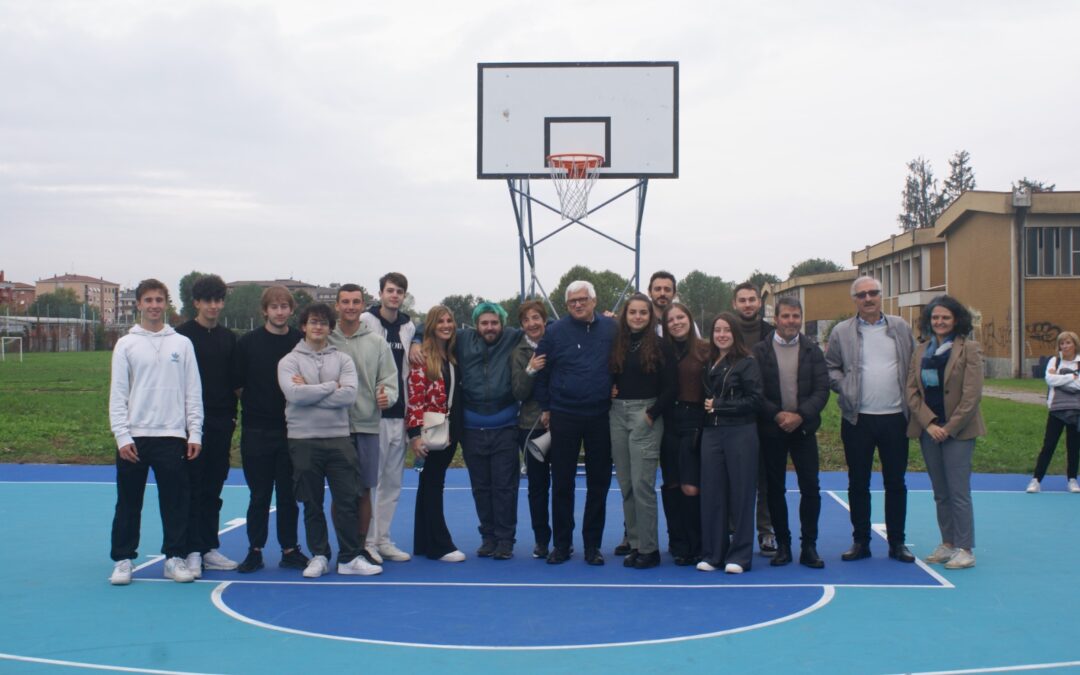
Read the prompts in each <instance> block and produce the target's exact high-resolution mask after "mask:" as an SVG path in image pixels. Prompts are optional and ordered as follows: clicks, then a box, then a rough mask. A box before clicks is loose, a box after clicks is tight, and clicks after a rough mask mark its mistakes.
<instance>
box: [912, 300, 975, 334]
mask: <svg viewBox="0 0 1080 675" xmlns="http://www.w3.org/2000/svg"><path fill="white" fill-rule="evenodd" d="M935 307H944V308H945V309H947V310H949V312H951V313H952V315H953V321H954V323H953V335H968V334H970V333H971V328H972V326H971V312H970V311H969V310H968V308H967V307H964V306H963V305H962V304H960V301H959V300H957V299H956V298H954V297H952V296H951V295H939V296H937V297H936V298H934V299H933V300H931V301H930V302H928V303H926V307H923V311H922V313H921V314H920V315H919V332H920V333H922V334H923V337H930V336H931V335H933V334H934V329H933V327H932V326H931V325H930V315H931V314H933V312H934V308H935Z"/></svg>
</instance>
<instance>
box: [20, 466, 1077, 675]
mask: <svg viewBox="0 0 1080 675" xmlns="http://www.w3.org/2000/svg"><path fill="white" fill-rule="evenodd" d="M114 471H115V470H114V469H113V468H112V467H75V466H31V465H0V522H2V523H3V532H4V537H3V539H4V542H5V555H3V556H2V557H0V572H2V577H3V579H4V582H5V583H4V584H3V585H2V586H0V602H2V604H0V606H2V607H3V612H2V613H0V672H5V673H6V672H18V673H44V672H63V671H73V670H86V669H93V670H105V671H113V672H151V673H181V672H182V673H307V672H316V671H319V672H326V671H327V669H330V672H343V673H354V672H394V673H412V672H440V673H450V672H454V673H456V672H470V673H477V672H484V671H490V672H514V673H527V672H552V673H561V672H575V673H582V672H589V673H606V672H621V673H641V672H666V673H672V672H676V671H682V672H815V673H816V672H829V673H833V672H835V673H911V672H917V673H928V672H1007V671H1020V670H1039V671H1040V672H1054V671H1067V670H1080V648H1078V647H1077V645H1078V644H1080V590H1077V589H1078V587H1080V583H1078V581H1080V573H1078V572H1077V569H1078V564H1080V563H1078V561H1080V537H1078V536H1077V535H1078V525H1077V524H1078V523H1080V496H1078V495H1071V494H1069V493H1067V492H1065V491H1064V487H1065V481H1064V479H1063V478H1061V477H1050V478H1048V479H1047V480H1046V481H1044V483H1043V486H1044V492H1043V493H1042V494H1038V495H1028V494H1025V493H1024V492H1023V488H1024V486H1025V485H1026V483H1027V480H1028V477H1026V476H1016V475H1008V476H1002V475H995V476H978V477H976V480H975V485H974V487H975V489H976V494H975V513H976V531H977V547H976V555H977V557H978V565H977V567H975V568H974V569H970V570H961V571H949V570H945V569H943V568H942V567H941V566H933V567H931V566H927V565H925V564H923V563H922V562H919V563H917V564H915V565H905V564H901V563H898V562H895V561H892V560H889V559H888V558H886V556H885V553H886V546H885V541H884V538H883V537H882V536H881V533H880V532H879V533H878V534H877V535H875V540H874V542H873V544H872V550H873V553H874V557H873V558H872V559H870V560H863V561H857V562H851V563H844V562H841V561H840V558H839V555H840V552H841V551H843V550H844V549H846V548H847V546H848V545H849V544H850V533H851V527H850V522H849V520H848V513H847V510H846V504H845V500H846V480H847V479H846V476H845V475H844V474H823V475H822V489H823V491H824V492H823V495H822V501H823V505H822V514H821V537H820V539H819V542H818V550H819V552H820V553H821V555H822V557H824V558H825V560H826V567H825V569H823V570H811V569H808V568H805V567H803V566H801V565H798V564H797V563H796V564H792V565H788V566H786V567H780V568H774V567H770V566H769V564H768V559H767V558H764V557H760V556H758V557H756V559H755V562H754V566H753V569H752V570H751V571H750V572H749V573H747V574H743V575H725V574H722V573H719V572H716V573H708V574H707V573H703V572H699V571H697V570H695V569H694V568H693V567H676V566H675V565H674V564H672V562H671V558H670V556H667V555H665V556H664V561H663V563H662V564H661V566H660V567H657V568H654V569H651V570H632V569H626V568H623V567H622V565H621V560H620V559H618V558H615V557H614V556H613V555H611V549H612V548H613V547H614V546H615V544H617V543H618V541H619V539H620V538H621V535H622V508H621V499H620V497H619V495H618V488H617V486H615V485H614V483H613V489H612V492H611V493H610V496H609V500H608V518H607V524H608V527H607V530H606V533H605V539H604V553H605V555H606V556H607V565H605V566H603V567H590V566H588V565H586V564H585V563H584V562H583V560H582V556H581V539H580V533H577V534H576V537H575V548H576V549H577V551H576V553H575V554H574V557H573V558H572V559H571V560H570V561H569V562H568V563H566V564H563V565H557V566H556V565H547V564H546V563H545V562H544V561H542V560H534V559H533V558H532V557H531V555H530V554H531V551H532V533H531V531H530V529H529V525H528V523H529V517H528V508H527V504H526V500H525V492H524V488H525V484H524V482H523V483H522V492H521V498H520V499H519V518H518V544H517V548H516V549H515V557H514V558H513V559H512V560H510V561H494V560H491V559H478V558H476V557H475V555H474V552H475V550H476V548H477V547H478V546H479V544H480V536H479V534H478V533H477V531H476V515H475V511H474V508H473V504H472V497H471V495H470V493H469V490H468V479H467V475H466V473H465V471H464V470H452V471H451V472H450V473H449V475H448V479H447V480H448V487H447V491H446V509H447V519H448V522H449V523H450V529H451V532H452V533H453V535H454V538H455V541H456V543H457V544H458V546H459V547H460V548H461V549H462V550H463V551H465V552H466V554H467V555H468V556H469V559H468V560H467V561H465V562H464V563H460V564H449V563H443V562H437V561H429V560H426V559H419V560H415V559H414V560H412V561H410V562H407V563H392V562H388V563H386V564H385V565H384V568H385V572H384V573H383V574H382V575H380V576H376V577H347V576H339V575H337V574H333V573H331V574H328V575H327V576H325V577H323V578H321V579H316V580H307V579H303V578H302V577H301V575H300V572H298V571H295V570H281V569H279V568H278V567H277V564H276V563H277V551H278V547H277V545H276V542H275V541H273V536H274V535H273V532H274V528H273V524H272V523H271V528H270V531H271V541H270V542H269V544H268V545H267V547H266V552H267V553H266V562H267V567H266V569H264V570H261V571H260V572H257V573H255V574H250V575H241V574H238V573H235V572H212V571H208V572H206V573H205V575H204V577H203V579H202V580H201V581H199V582H196V583H194V584H177V583H174V582H172V581H168V580H165V579H163V578H162V564H161V560H160V556H157V555H154V554H155V553H156V550H157V549H158V547H159V546H160V542H161V531H160V519H159V517H158V515H157V505H156V500H157V495H156V493H155V488H154V486H153V485H151V486H149V487H148V488H147V499H146V507H145V511H144V517H143V537H142V550H141V551H140V553H141V554H142V557H141V558H140V559H139V560H138V561H137V564H138V565H139V569H138V572H137V574H136V580H135V582H133V583H132V584H131V585H130V586H128V587H112V586H110V585H109V583H108V580H107V577H108V574H109V572H110V571H111V567H112V564H111V561H109V559H108V548H109V547H108V539H109V527H110V523H111V519H112V510H113V504H114V502H115V487H114V484H113V479H114ZM582 481H583V478H582V477H579V489H578V493H577V500H576V502H577V503H576V506H577V513H578V518H577V521H578V523H580V520H581V509H582V507H583V504H584V485H583V482H582ZM788 483H789V493H788V500H789V510H790V512H791V518H792V521H793V522H792V529H793V531H795V532H796V533H797V531H798V530H797V518H798V516H797V514H798V506H797V503H798V492H797V491H796V490H794V489H793V488H794V476H793V475H789V477H788ZM415 484H416V474H415V473H413V472H411V471H408V472H406V487H405V490H404V491H403V493H402V500H401V504H400V506H399V509H398V513H397V517H396V519H395V521H394V528H393V529H394V538H395V540H396V541H397V543H398V544H399V545H400V546H401V547H402V548H404V549H406V550H409V549H411V544H412V510H413V508H412V507H413V500H414V499H415ZM908 486H909V489H910V490H911V492H910V495H909V505H908V519H907V540H908V543H909V545H910V546H911V547H912V549H913V551H914V552H915V553H916V554H917V555H919V556H925V555H927V554H928V553H929V552H930V551H931V550H932V549H933V548H934V546H936V545H937V543H938V533H937V527H936V524H935V519H934V505H933V499H932V496H931V493H930V492H929V484H928V481H927V479H926V476H925V475H921V474H909V476H908ZM874 489H875V490H876V491H875V493H874V520H875V522H878V521H880V520H883V516H882V506H883V504H882V502H883V499H882V497H883V495H882V493H881V492H880V477H878V476H875V486H874ZM247 497H248V492H247V489H246V487H245V486H244V485H243V481H242V476H241V475H240V474H239V472H238V471H233V474H232V476H231V477H230V480H229V485H228V486H227V487H226V489H225V494H224V497H223V499H224V500H225V507H224V509H223V513H222V528H223V534H222V536H221V540H222V552H223V553H225V554H226V555H228V556H229V557H232V558H235V559H242V558H243V557H244V554H245V552H246V549H247V538H246V535H245V531H244V522H243V519H244V515H245V511H246V508H247ZM327 500H328V501H329V495H327ZM661 517H662V513H661ZM796 538H797V534H796ZM301 541H303V536H302V534H301ZM332 542H333V540H332ZM661 542H662V545H663V544H666V536H665V533H664V525H663V521H662V520H661ZM796 543H797V542H796ZM304 548H305V550H306V546H305V547H304ZM796 555H797V552H796ZM331 569H333V565H332V566H331Z"/></svg>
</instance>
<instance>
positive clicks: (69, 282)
mask: <svg viewBox="0 0 1080 675" xmlns="http://www.w3.org/2000/svg"><path fill="white" fill-rule="evenodd" d="M61 288H70V289H71V290H73V291H75V296H76V297H77V298H78V299H79V302H83V303H86V304H88V305H90V306H91V307H94V308H96V309H97V310H98V312H99V313H100V315H101V318H102V320H103V321H104V322H105V323H106V324H112V323H115V322H116V310H117V307H118V305H119V296H120V284H115V283H113V282H111V281H106V280H105V279H102V278H101V277H87V276H83V275H81V274H61V275H59V276H55V277H51V278H49V279H39V280H38V281H37V284H36V292H37V295H39V296H41V295H44V294H45V293H55V292H56V291H58V290H60V289H61ZM87 318H90V317H87Z"/></svg>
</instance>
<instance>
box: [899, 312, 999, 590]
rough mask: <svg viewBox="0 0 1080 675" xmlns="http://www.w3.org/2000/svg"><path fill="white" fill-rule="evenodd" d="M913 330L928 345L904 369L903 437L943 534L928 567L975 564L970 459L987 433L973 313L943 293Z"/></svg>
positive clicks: (955, 566) (924, 313) (978, 349)
mask: <svg viewBox="0 0 1080 675" xmlns="http://www.w3.org/2000/svg"><path fill="white" fill-rule="evenodd" d="M919 328H920V330H921V332H922V335H923V338H926V340H925V341H924V342H923V343H921V344H920V345H919V346H918V347H917V348H916V350H915V353H914V354H913V355H912V358H911V367H910V368H909V369H908V380H907V400H908V407H909V408H910V410H911V417H910V421H909V423H908V436H909V437H911V438H918V439H919V445H920V446H921V448H922V454H923V459H924V460H925V461H926V471H927V473H929V474H930V483H931V484H932V485H933V487H934V501H935V502H936V503H937V519H938V528H939V529H940V530H941V544H940V545H939V546H938V547H937V548H936V549H934V551H933V553H931V554H930V555H929V556H927V558H926V562H928V563H945V567H946V568H948V569H964V568H967V567H974V566H975V554H974V553H973V552H972V549H973V548H974V547H975V516H974V511H973V509H972V504H971V457H972V454H973V453H974V451H975V438H976V437H978V436H982V435H983V434H985V433H986V426H985V425H984V424H983V419H982V414H981V413H980V412H979V400H980V399H981V398H982V386H983V361H982V349H980V347H979V343H978V342H975V341H974V340H969V339H968V338H967V337H966V336H967V335H968V334H969V333H970V332H971V312H969V311H968V310H967V308H966V307H964V306H963V305H961V304H960V303H959V302H957V301H956V299H955V298H952V297H950V296H948V295H939V296H938V297H936V298H934V299H933V300H931V301H930V303H929V304H928V305H927V306H926V308H925V309H924V310H923V312H922V316H921V318H920V321H919Z"/></svg>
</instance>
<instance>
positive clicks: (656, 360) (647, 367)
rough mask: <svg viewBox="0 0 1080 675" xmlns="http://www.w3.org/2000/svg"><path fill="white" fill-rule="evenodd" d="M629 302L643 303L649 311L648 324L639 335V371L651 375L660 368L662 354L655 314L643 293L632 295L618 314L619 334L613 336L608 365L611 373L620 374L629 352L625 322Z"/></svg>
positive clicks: (628, 335)
mask: <svg viewBox="0 0 1080 675" xmlns="http://www.w3.org/2000/svg"><path fill="white" fill-rule="evenodd" d="M631 302H644V303H645V305H646V307H648V309H649V323H648V324H647V325H646V326H645V328H643V329H642V335H641V351H640V354H641V356H640V358H641V370H642V372H646V373H652V372H656V370H657V369H658V368H659V367H660V362H661V361H662V360H663V358H664V357H663V354H662V353H661V352H660V338H659V337H657V335H656V314H655V313H654V312H653V305H652V300H650V299H649V296H647V295H645V294H644V293H634V294H633V295H631V296H630V298H629V299H627V301H626V304H624V305H623V307H622V310H621V311H620V312H619V332H618V333H616V334H615V344H614V345H612V347H611V358H610V359H609V362H608V365H609V367H610V368H611V372H613V373H621V372H622V371H623V366H624V365H625V364H626V355H627V354H628V353H629V352H630V334H631V333H630V324H629V323H627V321H626V314H627V311H628V310H629V309H630V303H631Z"/></svg>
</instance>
